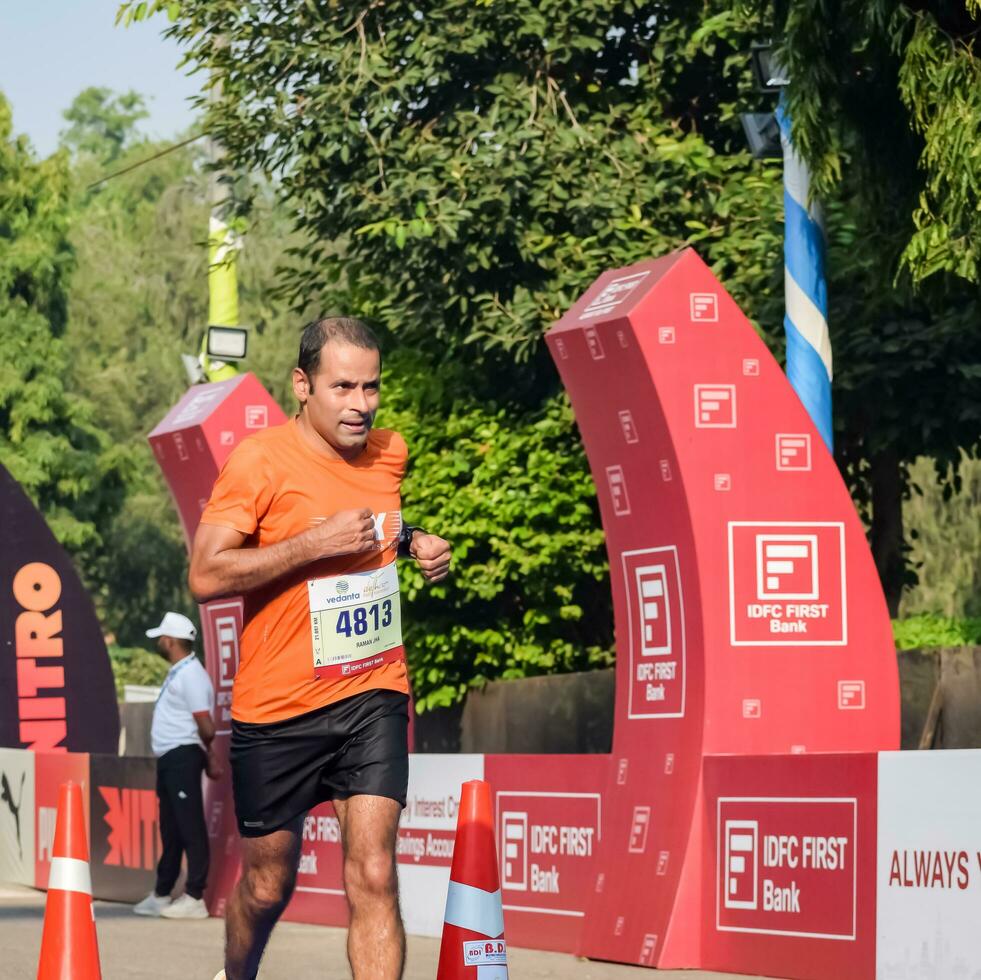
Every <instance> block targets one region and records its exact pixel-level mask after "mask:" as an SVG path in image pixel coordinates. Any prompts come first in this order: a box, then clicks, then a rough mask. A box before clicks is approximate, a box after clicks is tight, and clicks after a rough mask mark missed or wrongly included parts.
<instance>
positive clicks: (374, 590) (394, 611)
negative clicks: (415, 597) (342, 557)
mask: <svg viewBox="0 0 981 980" xmlns="http://www.w3.org/2000/svg"><path fill="white" fill-rule="evenodd" d="M307 592H308V595H309V599H310V632H311V635H312V637H313V672H314V675H315V676H316V677H350V676H351V675H353V674H360V673H362V672H363V671H366V670H372V669H374V668H375V667H380V666H381V665H382V664H387V663H394V662H396V661H398V660H401V659H402V655H403V646H402V608H401V605H400V604H399V576H398V572H397V571H396V568H395V562H392V563H391V564H388V565H386V566H385V567H384V568H377V569H374V570H373V571H370V572H352V573H351V574H349V575H331V576H328V577H327V578H316V579H310V580H308V582H307Z"/></svg>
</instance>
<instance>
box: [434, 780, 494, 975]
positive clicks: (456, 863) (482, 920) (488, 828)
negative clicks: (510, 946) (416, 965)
mask: <svg viewBox="0 0 981 980" xmlns="http://www.w3.org/2000/svg"><path fill="white" fill-rule="evenodd" d="M436 980H508V965H507V944H506V943H505V941H504V910H503V909H502V907H501V884H500V878H499V877H498V871H497V846H496V844H495V841H494V817H493V814H492V811H491V790H490V783H485V782H484V781H483V780H481V779H472V780H470V781H469V782H466V783H464V784H463V792H462V794H461V799H460V813H459V816H458V817H457V825H456V843H455V845H454V847H453V866H452V868H451V869H450V887H449V891H448V892H447V895H446V915H445V916H444V917H443V941H442V944H441V946H440V950H439V966H438V967H437V970H436Z"/></svg>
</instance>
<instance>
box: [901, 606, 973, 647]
mask: <svg viewBox="0 0 981 980" xmlns="http://www.w3.org/2000/svg"><path fill="white" fill-rule="evenodd" d="M892 632H893V636H895V638H896V646H897V647H898V648H899V649H900V650H919V649H922V648H924V647H960V646H971V645H974V644H981V618H973V619H951V618H949V617H947V616H937V615H934V614H932V613H924V614H923V615H921V616H911V617H910V618H909V619H894V620H893V621H892Z"/></svg>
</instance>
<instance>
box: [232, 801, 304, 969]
mask: <svg viewBox="0 0 981 980" xmlns="http://www.w3.org/2000/svg"><path fill="white" fill-rule="evenodd" d="M305 817H306V814H305V813H304V814H301V815H300V816H298V817H296V818H295V819H294V820H292V821H290V823H288V824H287V825H286V826H285V827H283V828H282V829H281V830H274V831H273V832H272V833H271V834H266V836H265V837H243V838H242V874H241V876H240V877H239V879H238V883H237V884H236V885H235V888H234V890H233V891H232V894H231V897H230V898H229V900H228V908H227V909H226V911H225V976H226V978H227V980H253V978H254V977H255V976H256V975H257V974H258V972H259V960H261V959H262V953H263V950H265V948H266V943H267V942H268V941H269V934H270V933H271V932H272V930H273V926H274V925H276V921H277V919H279V917H280V915H281V914H282V912H283V909H285V908H286V906H287V904H288V903H289V900H290V896H291V895H292V894H293V886H294V885H295V884H296V870H297V867H298V865H299V862H300V846H301V844H302V841H303V820H304V818H305Z"/></svg>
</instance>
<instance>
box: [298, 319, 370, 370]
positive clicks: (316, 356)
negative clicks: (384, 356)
mask: <svg viewBox="0 0 981 980" xmlns="http://www.w3.org/2000/svg"><path fill="white" fill-rule="evenodd" d="M331 340H339V341H340V342H341V343H344V344H351V345H352V346H354V347H361V348H363V349H364V350H376V351H378V356H379V360H380V359H381V345H380V344H379V343H378V338H377V337H376V336H375V333H374V331H373V330H372V329H371V327H369V326H368V324H367V323H364V322H363V321H362V320H358V319H357V318H355V317H353V316H325V317H322V318H321V319H319V320H311V321H310V323H308V324H307V325H306V326H305V327H304V328H303V334H302V335H301V337H300V353H299V356H298V357H297V359H296V366H297V367H298V368H299V369H300V370H301V371H303V373H304V374H306V376H307V377H308V378H309V379H310V381H311V383H312V382H313V376H314V375H315V374H316V373H317V371H318V370H319V369H320V352H321V351H322V350H323V348H324V344H326V343H327V342H328V341H331Z"/></svg>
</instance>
